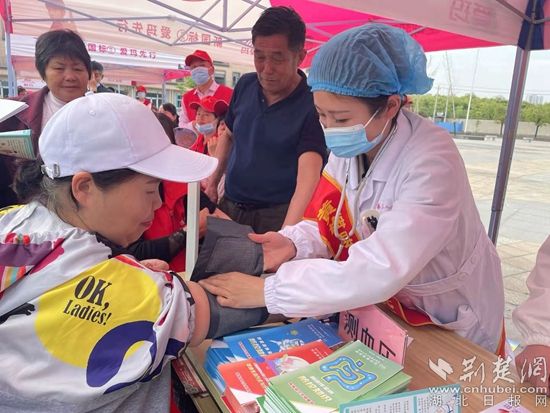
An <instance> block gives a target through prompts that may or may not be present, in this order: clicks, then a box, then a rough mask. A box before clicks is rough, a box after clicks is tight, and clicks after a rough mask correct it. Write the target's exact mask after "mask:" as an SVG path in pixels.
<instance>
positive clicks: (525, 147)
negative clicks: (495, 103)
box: [455, 139, 550, 341]
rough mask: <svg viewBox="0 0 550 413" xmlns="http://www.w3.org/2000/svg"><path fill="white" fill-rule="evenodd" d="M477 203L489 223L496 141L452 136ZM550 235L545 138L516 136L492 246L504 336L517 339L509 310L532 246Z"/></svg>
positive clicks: (549, 149) (521, 292) (519, 293)
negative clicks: (502, 296) (497, 260)
mask: <svg viewBox="0 0 550 413" xmlns="http://www.w3.org/2000/svg"><path fill="white" fill-rule="evenodd" d="M455 142H456V144H457V146H458V148H459V150H460V153H461V154H462V157H463V158H464V162H465V164H466V169H467V171H468V176H469V179H470V183H471V186H472V191H473V193H474V198H475V200H476V204H477V207H478V209H479V212H480V215H481V219H482V221H483V223H484V224H485V227H486V228H488V227H489V218H490V216H491V204H492V196H493V191H494V185H495V179H496V171H497V165H498V160H499V155H500V144H501V141H500V140H496V141H489V142H484V141H471V140H462V139H456V140H455ZM549 234H550V143H547V142H525V141H517V142H516V146H515V151H514V157H513V160H512V169H511V171H510V177H509V180H508V189H507V193H506V202H505V205H504V211H503V214H502V220H501V227H500V232H499V238H498V242H497V250H498V253H499V255H500V258H501V260H502V272H503V276H504V289H505V290H504V292H505V297H506V308H505V317H506V328H507V334H508V338H509V339H511V340H513V341H517V340H518V339H519V333H518V331H517V329H516V328H515V326H514V325H513V324H512V319H511V317H512V311H513V310H514V308H516V307H517V305H518V304H520V303H521V302H523V301H524V300H525V299H526V298H527V294H528V290H527V286H526V285H525V280H526V279H527V276H528V275H529V272H530V271H531V269H532V268H533V266H534V265H535V258H536V253H537V250H538V249H539V247H540V245H541V244H542V242H543V241H544V240H545V239H546V237H547V236H548V235H549Z"/></svg>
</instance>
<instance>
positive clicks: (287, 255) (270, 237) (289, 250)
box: [248, 232, 296, 272]
mask: <svg viewBox="0 0 550 413" xmlns="http://www.w3.org/2000/svg"><path fill="white" fill-rule="evenodd" d="M248 238H250V239H251V240H252V241H254V242H256V243H258V244H262V249H263V252H264V271H265V272H275V271H277V269H278V268H279V267H280V266H281V264H283V263H285V262H287V261H290V260H291V259H292V258H294V257H295V256H296V247H295V246H294V243H293V242H292V241H291V240H290V239H289V238H287V237H285V236H284V235H281V234H279V233H278V232H266V233H265V234H248Z"/></svg>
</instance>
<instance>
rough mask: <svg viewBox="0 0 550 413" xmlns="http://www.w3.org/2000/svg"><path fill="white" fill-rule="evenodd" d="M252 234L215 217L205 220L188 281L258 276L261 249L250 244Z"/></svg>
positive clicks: (238, 225) (260, 264) (243, 227)
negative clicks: (235, 273)
mask: <svg viewBox="0 0 550 413" xmlns="http://www.w3.org/2000/svg"><path fill="white" fill-rule="evenodd" d="M252 232H254V231H253V230H252V228H251V227H250V226H248V225H241V224H238V223H237V222H235V221H231V220H228V219H222V218H217V217H208V218H207V221H206V235H205V237H204V241H203V243H202V246H201V249H200V251H199V256H198V258H197V263H196V264H195V268H194V269H193V273H192V274H191V281H199V280H202V279H205V278H208V277H210V276H212V275H216V274H221V273H225V272H231V271H238V272H243V273H245V274H250V275H260V274H262V272H263V268H264V258H263V251H262V246H261V245H260V244H257V243H255V242H254V241H251V240H250V239H249V238H248V234H250V233H252Z"/></svg>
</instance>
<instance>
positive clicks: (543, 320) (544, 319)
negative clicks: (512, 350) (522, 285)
mask: <svg viewBox="0 0 550 413" xmlns="http://www.w3.org/2000/svg"><path fill="white" fill-rule="evenodd" d="M527 287H528V288H529V293H530V294H529V298H527V300H526V301H525V302H524V303H522V304H521V305H519V306H518V307H517V308H516V309H515V310H514V312H513V314H512V319H513V321H514V323H515V324H516V326H517V328H518V330H519V331H520V333H521V335H522V338H523V339H522V344H523V345H524V346H529V345H534V344H539V345H545V346H550V237H548V238H546V241H544V243H543V244H542V246H541V247H540V250H539V252H538V254H537V262H536V264H535V268H533V271H532V272H531V274H529V278H528V279H527Z"/></svg>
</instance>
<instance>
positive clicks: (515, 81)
mask: <svg viewBox="0 0 550 413" xmlns="http://www.w3.org/2000/svg"><path fill="white" fill-rule="evenodd" d="M529 55H530V51H529V50H523V49H521V48H520V47H518V48H517V51H516V62H515V64H514V74H513V76H512V86H511V88H510V98H509V100H508V110H507V113H506V121H505V123H504V134H503V137H502V146H501V148H500V159H499V162H498V170H497V178H496V181H495V191H494V195H493V206H492V208H491V220H490V222H489V238H491V241H493V244H495V245H496V243H497V239H498V230H499V226H500V220H501V217H502V210H503V207H504V198H505V196H506V186H507V184H508V176H509V175H510V166H511V164H512V154H513V152H514V144H515V139H516V132H517V129H518V120H519V113H520V110H521V102H522V100H523V91H524V89H525V79H526V78H527V68H528V66H529Z"/></svg>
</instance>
